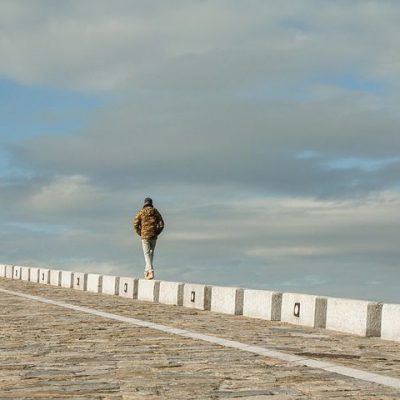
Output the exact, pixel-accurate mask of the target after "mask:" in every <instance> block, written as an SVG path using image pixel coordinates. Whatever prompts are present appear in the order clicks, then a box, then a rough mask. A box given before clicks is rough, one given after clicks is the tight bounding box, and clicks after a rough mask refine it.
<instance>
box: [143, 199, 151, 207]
mask: <svg viewBox="0 0 400 400" xmlns="http://www.w3.org/2000/svg"><path fill="white" fill-rule="evenodd" d="M144 205H145V206H152V205H153V200H152V199H151V198H150V197H146V198H145V199H144Z"/></svg>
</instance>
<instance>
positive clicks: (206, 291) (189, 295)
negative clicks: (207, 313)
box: [183, 283, 211, 310]
mask: <svg viewBox="0 0 400 400" xmlns="http://www.w3.org/2000/svg"><path fill="white" fill-rule="evenodd" d="M183 306H184V307H190V308H196V309H198V310H210V309H211V286H207V285H197V284H193V283H185V285H184V287H183Z"/></svg>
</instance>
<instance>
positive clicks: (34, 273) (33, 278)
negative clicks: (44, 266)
mask: <svg viewBox="0 0 400 400" xmlns="http://www.w3.org/2000/svg"><path fill="white" fill-rule="evenodd" d="M39 274H40V269H39V268H32V267H31V268H29V282H34V283H38V282H39Z"/></svg>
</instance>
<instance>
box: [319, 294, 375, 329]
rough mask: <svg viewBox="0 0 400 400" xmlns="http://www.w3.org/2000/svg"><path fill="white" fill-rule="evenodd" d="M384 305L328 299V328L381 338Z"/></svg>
mask: <svg viewBox="0 0 400 400" xmlns="http://www.w3.org/2000/svg"><path fill="white" fill-rule="evenodd" d="M381 318H382V305H380V304H378V303H374V302H369V301H362V300H352V299H337V298H331V297H329V298H328V310H327V318H326V328H327V329H331V330H334V331H339V332H347V333H352V334H355V335H360V336H375V337H376V336H380V334H381Z"/></svg>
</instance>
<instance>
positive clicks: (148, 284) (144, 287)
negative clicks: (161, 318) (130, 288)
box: [138, 279, 160, 303]
mask: <svg viewBox="0 0 400 400" xmlns="http://www.w3.org/2000/svg"><path fill="white" fill-rule="evenodd" d="M159 295H160V281H155V280H149V281H148V280H146V279H139V284H138V300H145V301H152V302H154V303H158V300H159Z"/></svg>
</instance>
